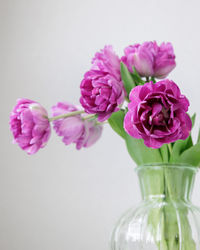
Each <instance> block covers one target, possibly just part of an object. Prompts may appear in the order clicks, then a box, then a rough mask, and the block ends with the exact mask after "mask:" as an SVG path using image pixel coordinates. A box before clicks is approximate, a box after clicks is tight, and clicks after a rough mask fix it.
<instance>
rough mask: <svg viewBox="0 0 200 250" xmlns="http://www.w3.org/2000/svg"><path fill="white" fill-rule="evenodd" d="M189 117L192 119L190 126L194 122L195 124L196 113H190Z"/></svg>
mask: <svg viewBox="0 0 200 250" xmlns="http://www.w3.org/2000/svg"><path fill="white" fill-rule="evenodd" d="M190 118H191V120H192V128H193V127H194V124H195V120H196V113H194V114H193V115H192V117H190Z"/></svg>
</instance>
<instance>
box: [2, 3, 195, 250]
mask: <svg viewBox="0 0 200 250" xmlns="http://www.w3.org/2000/svg"><path fill="white" fill-rule="evenodd" d="M199 10H200V4H199V1H198V0H196V1H195V0H190V1H189V0H188V1H187V0H182V1H181V0H180V1H178V0H176V1H175V0H168V1H162V0H157V1H156V0H148V1H145V0H138V1H135V0H123V1H121V0H111V1H109V0H101V1H100V0H98V1H96V0H82V1H81V0H73V1H69V0H65V1H64V0H13V1H11V0H0V86H1V91H0V112H1V113H0V115H1V129H0V141H1V142H0V143H1V144H0V147H1V148H0V153H1V155H0V161H1V165H0V249H1V250H66V249H67V250H68V249H71V250H83V249H84V250H94V249H95V250H103V249H104V250H108V249H109V245H108V242H109V236H110V232H111V230H112V227H113V225H114V223H115V222H116V220H117V219H118V218H119V216H120V215H121V214H122V213H123V212H124V211H126V210H127V209H128V208H129V207H131V206H135V205H136V204H137V203H138V202H139V200H140V194H139V186H138V182H137V176H136V173H135V172H134V168H135V164H134V163H133V162H132V161H131V159H130V158H129V156H128V153H127V151H126V148H125V145H124V143H123V141H122V140H121V139H120V138H119V137H118V136H117V135H115V134H114V132H113V131H112V130H111V129H110V128H109V127H108V126H106V127H105V129H104V133H103V136H102V138H101V139H100V140H99V141H98V143H96V144H95V145H94V146H93V147H91V148H89V149H82V150H81V151H76V149H75V147H74V145H71V146H68V147H67V146H65V145H64V144H63V143H62V142H61V138H58V137H57V136H56V135H55V134H54V132H52V136H51V139H50V141H49V143H48V145H47V146H46V148H45V149H42V150H41V151H40V152H38V153H37V154H36V155H34V156H27V155H26V153H25V152H23V151H22V150H21V149H20V148H18V146H17V145H13V144H12V143H11V142H12V135H11V133H10V131H9V127H8V122H9V113H10V111H11V110H12V107H13V106H14V105H15V101H16V99H17V98H18V97H26V98H30V99H33V100H36V101H39V102H40V103H41V104H42V105H43V106H45V107H46V108H47V109H48V110H50V107H51V106H52V105H54V104H56V102H57V101H69V102H72V103H76V104H77V103H78V102H79V96H80V91H79V84H80V81H81V79H82V76H83V74H84V72H85V71H86V70H88V69H89V67H90V61H91V58H92V57H93V55H94V53H95V52H96V51H97V50H99V49H101V48H103V47H104V45H105V44H112V45H113V46H114V48H115V51H116V52H117V53H118V55H119V56H121V55H122V53H123V48H124V47H126V46H127V45H129V44H133V43H135V42H143V41H147V40H157V41H158V42H159V43H160V42H162V41H171V42H172V43H173V45H174V48H175V53H176V56H177V68H176V69H175V70H174V71H173V73H172V74H170V78H171V79H173V80H174V81H175V82H176V83H177V84H178V85H179V86H180V88H181V90H182V92H183V93H185V94H186V95H187V97H188V98H189V99H190V101H191V107H190V113H193V112H194V111H195V110H196V111H197V112H199V110H200V98H199V94H200V63H199V58H200V35H199V34H200V29H199V24H200V14H199V13H200V12H199ZM198 124H199V117H198V119H197V124H196V125H197V126H198ZM196 131H197V127H196ZM198 178H199V176H198ZM199 185H200V181H197V183H196V186H195V192H194V199H193V200H194V203H196V204H200V201H199Z"/></svg>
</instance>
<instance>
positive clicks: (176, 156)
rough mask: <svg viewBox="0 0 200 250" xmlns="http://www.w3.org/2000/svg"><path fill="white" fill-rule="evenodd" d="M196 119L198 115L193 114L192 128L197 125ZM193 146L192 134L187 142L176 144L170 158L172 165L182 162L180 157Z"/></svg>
mask: <svg viewBox="0 0 200 250" xmlns="http://www.w3.org/2000/svg"><path fill="white" fill-rule="evenodd" d="M195 118H196V113H194V114H193V116H192V117H191V120H192V127H193V126H194V123H195ZM192 146H193V142H192V137H191V134H190V135H189V137H188V138H187V139H185V140H178V141H176V142H175V143H174V146H173V149H172V154H171V157H170V162H171V163H179V162H180V155H181V154H182V153H183V152H184V151H185V150H187V149H189V148H190V147H192Z"/></svg>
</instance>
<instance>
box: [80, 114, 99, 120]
mask: <svg viewBox="0 0 200 250" xmlns="http://www.w3.org/2000/svg"><path fill="white" fill-rule="evenodd" d="M92 118H96V114H92V115H87V116H85V117H82V120H84V121H85V120H90V119H92Z"/></svg>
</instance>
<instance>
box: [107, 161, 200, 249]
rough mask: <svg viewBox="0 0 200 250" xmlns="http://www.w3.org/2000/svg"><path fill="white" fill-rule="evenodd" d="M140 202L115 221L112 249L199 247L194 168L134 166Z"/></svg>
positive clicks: (199, 226) (195, 171)
mask: <svg viewBox="0 0 200 250" xmlns="http://www.w3.org/2000/svg"><path fill="white" fill-rule="evenodd" d="M136 170H137V174H138V177H139V182H140V188H141V194H142V202H141V204H140V205H139V206H138V207H137V208H136V209H130V210H129V211H128V212H127V213H125V215H123V216H122V217H121V219H120V220H119V221H118V223H117V225H116V227H115V229H114V231H113V234H112V238H111V249H112V250H200V209H199V208H197V207H196V206H194V205H193V204H192V203H191V194H192V189H193V184H194V179H195V175H196V173H197V168H195V167H191V166H187V165H170V164H167V165H166V164H163V165H144V166H140V167H137V169H136Z"/></svg>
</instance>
